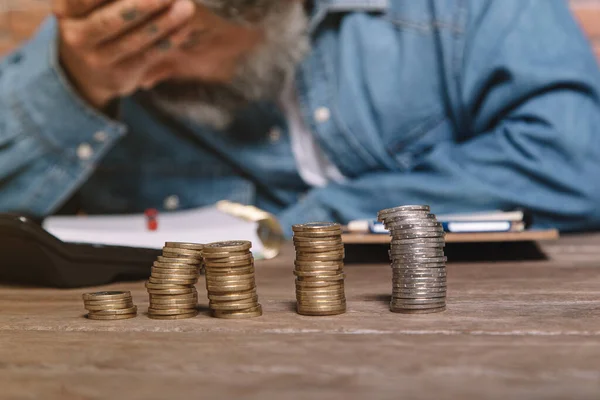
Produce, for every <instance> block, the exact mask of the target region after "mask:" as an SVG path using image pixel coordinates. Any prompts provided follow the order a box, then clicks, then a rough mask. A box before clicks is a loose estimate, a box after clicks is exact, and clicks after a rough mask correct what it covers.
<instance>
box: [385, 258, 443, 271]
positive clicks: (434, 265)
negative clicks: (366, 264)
mask: <svg viewBox="0 0 600 400" xmlns="http://www.w3.org/2000/svg"><path fill="white" fill-rule="evenodd" d="M390 265H391V267H392V268H412V269H416V268H442V267H445V266H446V263H445V262H431V263H430V262H406V261H394V260H392V262H391V263H390Z"/></svg>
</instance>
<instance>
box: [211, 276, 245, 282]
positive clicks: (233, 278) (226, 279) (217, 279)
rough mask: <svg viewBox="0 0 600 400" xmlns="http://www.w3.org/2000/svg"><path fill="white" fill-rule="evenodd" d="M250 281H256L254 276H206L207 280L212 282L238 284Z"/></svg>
mask: <svg viewBox="0 0 600 400" xmlns="http://www.w3.org/2000/svg"><path fill="white" fill-rule="evenodd" d="M250 279H254V274H244V275H225V276H214V275H208V274H207V275H206V280H208V281H211V282H238V281H247V280H250Z"/></svg>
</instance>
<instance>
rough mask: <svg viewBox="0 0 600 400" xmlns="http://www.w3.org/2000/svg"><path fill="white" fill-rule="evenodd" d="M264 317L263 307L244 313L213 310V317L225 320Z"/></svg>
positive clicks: (259, 306)
mask: <svg viewBox="0 0 600 400" xmlns="http://www.w3.org/2000/svg"><path fill="white" fill-rule="evenodd" d="M261 315H263V311H262V306H261V305H260V304H259V305H258V306H256V307H254V308H251V309H248V310H244V311H220V310H212V316H213V317H215V318H223V319H244V318H256V317H260V316H261Z"/></svg>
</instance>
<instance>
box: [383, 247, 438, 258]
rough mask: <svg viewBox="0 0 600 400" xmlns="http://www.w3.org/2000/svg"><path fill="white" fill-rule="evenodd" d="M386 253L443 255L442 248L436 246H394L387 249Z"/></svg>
mask: <svg viewBox="0 0 600 400" xmlns="http://www.w3.org/2000/svg"><path fill="white" fill-rule="evenodd" d="M388 254H390V255H393V256H405V255H413V256H416V255H418V256H423V257H443V256H444V250H442V249H436V248H425V249H414V248H413V249H398V248H396V247H392V249H391V250H389V251H388Z"/></svg>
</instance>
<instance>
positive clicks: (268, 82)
mask: <svg viewBox="0 0 600 400" xmlns="http://www.w3.org/2000/svg"><path fill="white" fill-rule="evenodd" d="M259 26H260V27H262V28H263V29H264V32H265V41H264V43H261V44H260V45H259V47H258V48H257V49H255V50H254V51H253V52H252V54H250V55H249V56H248V57H247V58H245V59H244V60H243V61H242V62H241V63H240V65H239V66H238V70H237V72H236V73H235V76H234V79H233V80H232V82H231V83H229V84H227V85H225V84H206V83H202V82H196V81H187V82H176V81H166V82H163V83H161V84H159V85H157V86H156V87H155V88H154V89H152V90H150V91H148V92H146V93H145V94H143V95H147V96H148V97H149V99H150V100H151V101H152V102H153V103H154V104H155V105H156V106H157V107H159V108H161V109H163V110H164V111H166V112H167V113H170V114H172V115H175V116H179V117H184V118H188V119H190V120H193V121H195V122H197V123H200V124H206V125H209V126H212V127H213V128H216V129H225V128H227V127H228V126H229V125H230V124H231V123H232V122H233V120H234V119H235V115H236V114H237V112H238V111H240V110H241V109H243V108H244V107H246V106H248V105H249V104H251V103H253V102H257V101H262V100H276V99H277V97H278V96H279V95H280V94H281V91H282V89H283V86H284V84H285V81H286V80H287V79H290V78H292V77H293V75H294V73H295V69H296V67H297V66H298V64H299V63H300V62H301V61H302V59H303V57H304V56H305V55H306V53H307V52H308V50H309V46H310V45H309V37H308V33H307V27H308V18H307V16H306V13H305V11H304V7H303V5H302V2H300V1H281V0H274V4H273V6H272V7H270V8H269V11H268V13H267V14H266V15H265V18H264V19H263V20H261V21H260V22H259Z"/></svg>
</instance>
